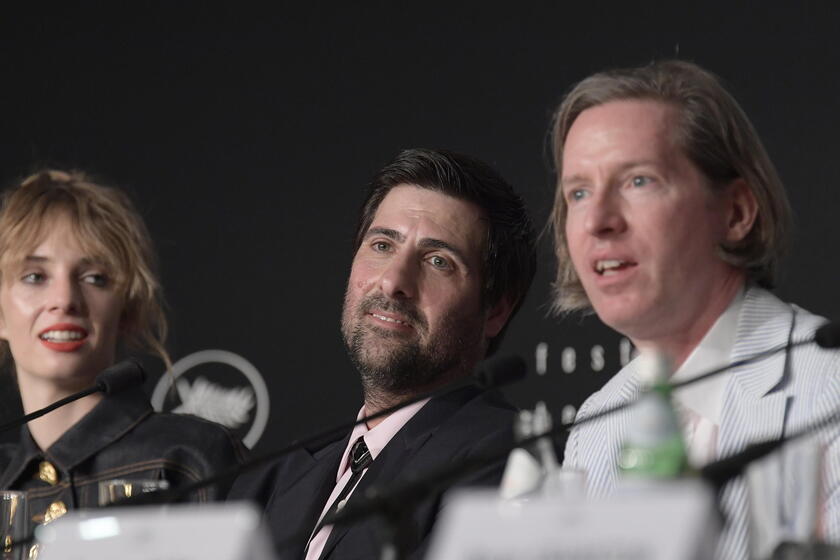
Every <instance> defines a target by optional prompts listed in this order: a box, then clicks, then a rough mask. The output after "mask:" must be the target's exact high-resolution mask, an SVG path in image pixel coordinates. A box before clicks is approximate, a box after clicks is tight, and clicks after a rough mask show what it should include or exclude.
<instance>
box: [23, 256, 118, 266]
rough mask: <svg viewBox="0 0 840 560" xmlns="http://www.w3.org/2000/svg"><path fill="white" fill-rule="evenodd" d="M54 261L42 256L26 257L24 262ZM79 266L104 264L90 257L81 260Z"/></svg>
mask: <svg viewBox="0 0 840 560" xmlns="http://www.w3.org/2000/svg"><path fill="white" fill-rule="evenodd" d="M52 260H53V259H51V258H50V257H45V256H42V255H26V256H25V257H23V261H22V262H23V263H27V264H33V263H46V262H50V261H52ZM78 264H80V265H82V266H89V265H101V264H103V263H102V261H100V260H98V259H92V258H89V257H84V258H82V259H80V260H79V262H78Z"/></svg>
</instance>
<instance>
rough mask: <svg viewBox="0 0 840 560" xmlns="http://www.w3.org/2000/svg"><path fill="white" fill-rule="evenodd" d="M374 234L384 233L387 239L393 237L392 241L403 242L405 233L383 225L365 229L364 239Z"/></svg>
mask: <svg viewBox="0 0 840 560" xmlns="http://www.w3.org/2000/svg"><path fill="white" fill-rule="evenodd" d="M374 235H384V236H385V237H387V238H388V239H393V240H394V241H399V242H400V243H405V235H403V234H401V233H400V232H398V231H397V230H395V229H391V228H384V227H372V228H370V229H368V230H367V233H365V239H367V238H369V237H373V236H374Z"/></svg>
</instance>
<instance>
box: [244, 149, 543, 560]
mask: <svg viewBox="0 0 840 560" xmlns="http://www.w3.org/2000/svg"><path fill="white" fill-rule="evenodd" d="M535 245H536V244H535V238H534V232H533V228H532V226H531V220H530V218H529V216H528V213H527V211H526V210H525V206H524V203H523V201H522V199H521V198H520V197H519V196H518V195H517V194H516V193H515V192H514V191H513V189H512V188H511V186H510V185H509V184H508V183H507V182H505V181H504V179H502V178H501V177H500V176H499V175H498V173H497V172H496V171H495V170H493V169H492V168H491V167H489V166H488V165H486V164H484V163H482V162H480V161H478V160H475V159H473V158H470V157H467V156H464V155H460V154H456V153H452V152H447V151H442V150H426V149H412V150H405V151H403V152H401V153H400V154H399V155H397V157H396V158H395V159H394V160H393V161H392V162H391V163H389V164H388V165H387V166H385V167H384V168H383V169H382V170H381V171H380V172H379V173H377V174H376V176H375V177H374V179H373V181H372V182H371V185H370V189H369V191H368V196H367V198H366V200H365V203H364V205H363V207H362V213H361V218H360V221H359V226H358V229H357V232H356V238H355V250H356V252H355V256H354V258H353V265H352V268H351V271H350V279H349V281H348V283H347V291H346V294H345V298H344V310H343V313H342V321H341V331H342V334H343V337H344V342H345V345H346V346H347V350H348V353H349V355H350V358H351V360H352V361H353V364H354V365H355V366H356V367H357V369H358V370H359V373H360V375H361V379H362V387H363V390H364V406H362V408H361V410H360V411H359V415H358V418H362V417H365V416H370V415H372V414H375V413H377V412H380V411H383V410H385V409H388V408H390V407H393V406H395V405H399V404H400V403H402V402H405V401H407V400H408V399H411V398H412V397H417V396H419V395H422V394H425V393H427V392H428V391H432V390H434V389H436V388H439V387H442V386H444V385H446V384H447V383H451V382H453V381H456V380H458V379H460V378H464V377H466V376H468V375H470V374H471V373H472V371H473V370H474V369H475V367H476V365H477V364H478V362H479V361H480V360H482V359H483V358H485V357H486V356H488V355H490V354H492V353H493V352H494V351H495V350H496V348H497V347H498V345H499V342H500V340H501V337H502V334H503V333H504V330H505V327H506V326H507V324H508V322H509V320H510V318H511V317H512V316H513V315H514V314H515V312H516V311H517V310H518V308H519V307H520V306H521V304H522V301H523V300H524V298H525V294H526V293H527V291H528V288H529V287H530V285H531V281H532V280H533V277H534V272H535V268H536V248H535ZM514 415H515V411H514V409H513V407H511V406H510V405H509V404H507V403H505V402H504V401H503V400H502V399H501V398H500V397H499V396H498V395H496V394H494V393H482V392H481V391H480V390H479V389H478V388H476V387H474V386H467V387H464V388H462V389H458V390H455V391H452V392H449V393H447V394H445V395H444V396H441V397H437V398H434V399H431V400H429V399H426V400H421V401H419V402H417V403H415V404H411V405H408V406H405V407H403V408H401V409H399V410H397V411H396V412H393V413H391V414H389V415H387V416H384V417H380V418H377V419H375V420H370V421H368V422H366V423H362V424H360V425H358V426H356V428H355V429H354V430H353V431H352V432H351V433H350V434H349V436H344V437H342V438H341V439H339V440H337V441H333V442H330V443H328V444H326V445H322V446H317V447H316V448H312V449H305V450H302V451H300V452H299V453H295V454H292V455H290V456H288V457H286V458H284V459H282V460H280V461H278V462H276V463H274V464H273V465H271V466H270V467H268V468H267V469H264V470H263V471H261V472H258V473H255V474H252V475H246V476H243V477H242V478H241V479H240V480H239V481H237V484H236V485H235V486H234V489H233V490H232V491H231V497H232V498H233V499H242V498H251V499H254V498H256V499H257V501H259V502H260V503H261V504H263V505H264V507H265V512H266V517H267V520H268V525H269V528H270V530H271V532H272V536H273V538H274V541H275V544H276V546H277V549H278V550H277V551H278V554H279V555H280V557H281V558H301V557H304V558H306V559H307V560H308V559H318V558H320V559H330V560H339V559H350V558H375V557H377V556H378V553H379V547H380V546H381V542H382V525H381V520H380V519H378V518H371V519H367V520H364V521H360V522H357V523H355V524H352V525H341V526H336V527H333V526H330V525H322V523H321V520H322V519H323V518H324V517H325V515H327V514H328V513H331V512H333V511H335V510H336V508H339V507H342V506H343V505H344V503H347V502H348V501H349V502H350V503H351V504H352V503H353V502H354V501H357V500H359V499H361V498H360V497H361V496H363V495H364V493H365V491H366V490H367V489H369V488H371V487H377V488H385V489H387V488H388V487H390V486H393V485H395V484H399V483H400V482H401V481H407V480H411V479H416V478H417V477H419V476H422V475H423V474H425V473H427V472H429V471H431V470H433V469H436V468H441V467H444V466H446V465H448V464H456V463H459V462H461V461H464V460H466V459H468V458H470V457H479V456H481V455H482V454H484V453H486V452H488V451H490V450H495V449H498V448H500V447H501V446H504V445H506V444H511V443H512V439H513V434H512V427H513V420H514ZM502 468H503V464H502V463H501V462H500V463H499V464H497V465H491V466H488V467H487V468H485V469H484V470H482V471H480V472H478V473H474V474H472V475H469V476H467V477H465V478H464V479H462V480H461V481H460V484H463V485H478V484H484V485H492V484H497V483H498V482H499V480H500V479H501V474H502ZM440 501H441V493H440V492H434V493H430V494H429V495H428V496H427V497H426V498H425V499H424V500H422V501H421V502H420V503H418V504H406V505H405V507H407V508H412V509H411V510H410V512H409V513H408V514H407V516H406V519H407V522H408V524H409V526H410V531H408V532H407V534H405V535H403V541H402V546H403V549H404V550H405V551H407V552H409V553H411V555H412V557H421V556H422V554H423V551H424V550H425V546H426V541H427V538H428V536H429V534H430V532H431V530H432V526H433V524H434V521H435V518H436V516H437V512H438V510H439V508H440ZM307 535H308V538H307Z"/></svg>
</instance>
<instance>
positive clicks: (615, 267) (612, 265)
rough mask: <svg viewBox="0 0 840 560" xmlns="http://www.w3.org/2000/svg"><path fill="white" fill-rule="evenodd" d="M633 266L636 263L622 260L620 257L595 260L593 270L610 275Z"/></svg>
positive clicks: (602, 274)
mask: <svg viewBox="0 0 840 560" xmlns="http://www.w3.org/2000/svg"><path fill="white" fill-rule="evenodd" d="M633 266H636V263H634V262H631V261H623V260H620V259H602V260H599V261H595V272H597V273H598V274H599V275H601V276H612V275H614V274H618V273H619V272H621V271H622V270H626V269H628V268H631V267H633Z"/></svg>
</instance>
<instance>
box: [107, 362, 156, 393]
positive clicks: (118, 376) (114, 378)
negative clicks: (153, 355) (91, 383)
mask: <svg viewBox="0 0 840 560" xmlns="http://www.w3.org/2000/svg"><path fill="white" fill-rule="evenodd" d="M145 380H146V372H145V370H143V366H141V365H140V362H139V361H138V360H136V359H134V358H128V359H127V360H123V361H122V362H118V363H116V364H114V365H112V366H111V367H109V368H106V369H104V370H103V371H102V373H100V374H99V375H97V376H96V382H95V384H96V386H97V387H98V388H99V390H100V391H102V392H103V393H105V394H106V395H113V394H115V393H120V392H122V391H124V390H125V389H128V388H129V387H133V386H135V385H141V384H142V383H143V382H144V381H145Z"/></svg>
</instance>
